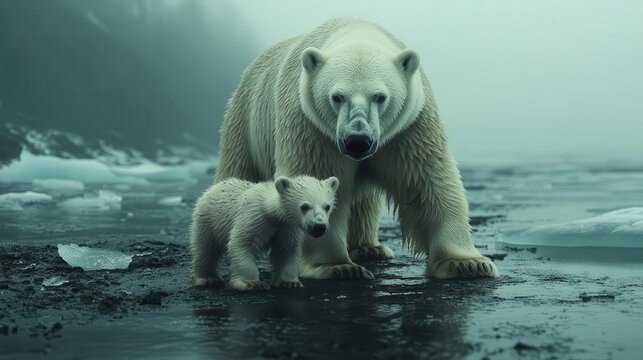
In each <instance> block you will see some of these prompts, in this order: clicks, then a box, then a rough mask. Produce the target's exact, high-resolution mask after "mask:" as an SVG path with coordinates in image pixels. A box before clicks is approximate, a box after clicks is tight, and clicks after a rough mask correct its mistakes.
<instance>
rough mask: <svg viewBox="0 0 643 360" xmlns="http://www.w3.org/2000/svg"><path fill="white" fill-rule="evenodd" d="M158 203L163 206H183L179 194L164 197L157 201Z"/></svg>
mask: <svg viewBox="0 0 643 360" xmlns="http://www.w3.org/2000/svg"><path fill="white" fill-rule="evenodd" d="M158 203H159V205H165V206H183V205H184V203H183V197H181V196H169V197H164V198H162V199H160V200H159V201H158Z"/></svg>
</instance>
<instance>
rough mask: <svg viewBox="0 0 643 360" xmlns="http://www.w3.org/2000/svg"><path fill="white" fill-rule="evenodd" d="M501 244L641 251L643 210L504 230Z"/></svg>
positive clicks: (637, 208)
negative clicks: (617, 248) (636, 249)
mask: <svg viewBox="0 0 643 360" xmlns="http://www.w3.org/2000/svg"><path fill="white" fill-rule="evenodd" d="M502 242H503V243H507V244H513V245H522V246H526V245H532V246H554V247H621V248H643V207H635V208H628V209H621V210H616V211H612V212H608V213H605V214H602V215H599V216H595V217H592V218H588V219H583V220H577V221H572V222H569V223H565V224H556V225H541V226H536V227H532V228H527V229H520V230H510V231H505V233H504V236H503V240H502Z"/></svg>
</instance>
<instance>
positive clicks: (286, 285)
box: [272, 280, 304, 289]
mask: <svg viewBox="0 0 643 360" xmlns="http://www.w3.org/2000/svg"><path fill="white" fill-rule="evenodd" d="M272 285H273V286H274V287H277V288H281V289H295V288H303V287H304V285H303V284H302V283H301V282H299V281H298V280H295V281H288V280H277V281H274V282H273V284H272Z"/></svg>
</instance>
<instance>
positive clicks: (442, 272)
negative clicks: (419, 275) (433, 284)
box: [426, 256, 498, 279]
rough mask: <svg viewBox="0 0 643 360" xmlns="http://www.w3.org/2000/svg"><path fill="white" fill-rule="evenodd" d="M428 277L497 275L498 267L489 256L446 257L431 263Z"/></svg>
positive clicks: (450, 277) (446, 277)
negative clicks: (470, 257) (471, 257)
mask: <svg viewBox="0 0 643 360" xmlns="http://www.w3.org/2000/svg"><path fill="white" fill-rule="evenodd" d="M426 276H427V277H431V278H436V279H453V278H479V277H497V276H498V269H497V268H496V265H495V264H494V263H493V261H491V259H489V258H488V257H484V256H483V257H478V258H473V259H444V260H440V261H437V262H436V263H435V264H429V266H428V268H427V272H426Z"/></svg>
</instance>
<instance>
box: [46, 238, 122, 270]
mask: <svg viewBox="0 0 643 360" xmlns="http://www.w3.org/2000/svg"><path fill="white" fill-rule="evenodd" d="M58 255H60V257H61V258H63V260H65V262H67V264H69V265H70V266H72V267H80V268H82V269H83V270H85V271H91V270H117V269H127V267H128V266H129V264H130V262H132V258H133V256H134V255H128V254H125V253H122V252H120V251H115V250H109V249H99V248H90V247H86V246H78V245H76V244H67V245H63V244H58Z"/></svg>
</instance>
